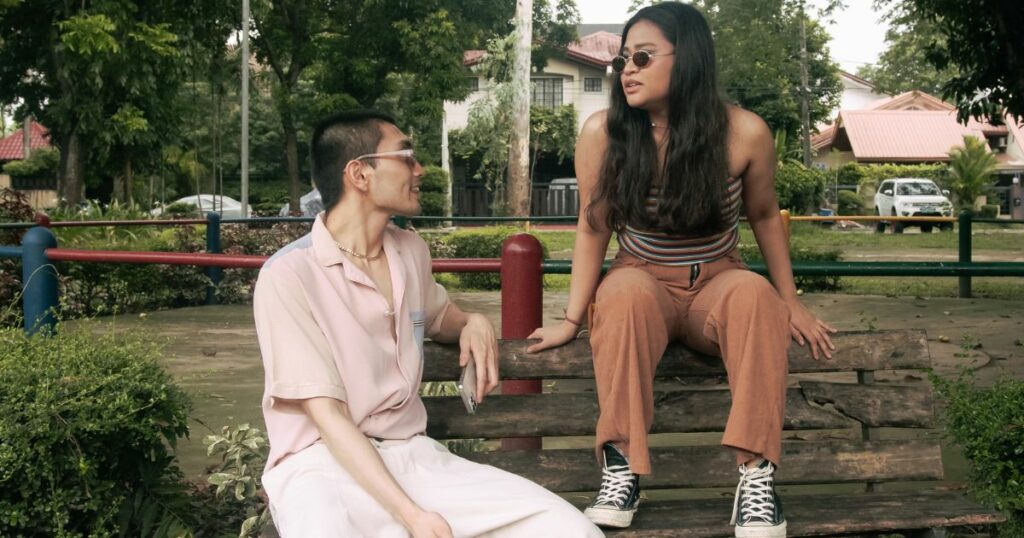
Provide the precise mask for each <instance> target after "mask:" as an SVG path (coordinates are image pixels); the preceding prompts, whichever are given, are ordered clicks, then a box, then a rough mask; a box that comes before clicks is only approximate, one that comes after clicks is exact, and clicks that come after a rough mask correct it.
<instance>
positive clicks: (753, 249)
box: [739, 240, 843, 291]
mask: <svg viewBox="0 0 1024 538" xmlns="http://www.w3.org/2000/svg"><path fill="white" fill-rule="evenodd" d="M792 243H793V245H792V246H791V247H790V249H789V257H790V259H791V260H792V261H794V262H838V261H842V259H843V256H842V252H841V251H840V250H839V249H820V248H814V247H808V246H801V245H800V244H799V243H798V242H797V241H795V240H794V241H792ZM739 249H740V258H742V259H743V261H744V262H746V263H764V258H763V257H762V256H761V249H760V248H758V246H757V245H756V244H745V243H740V246H739ZM795 282H796V287H797V288H798V289H801V290H804V291H836V290H838V289H839V288H840V283H839V277H837V276H796V277H795Z"/></svg>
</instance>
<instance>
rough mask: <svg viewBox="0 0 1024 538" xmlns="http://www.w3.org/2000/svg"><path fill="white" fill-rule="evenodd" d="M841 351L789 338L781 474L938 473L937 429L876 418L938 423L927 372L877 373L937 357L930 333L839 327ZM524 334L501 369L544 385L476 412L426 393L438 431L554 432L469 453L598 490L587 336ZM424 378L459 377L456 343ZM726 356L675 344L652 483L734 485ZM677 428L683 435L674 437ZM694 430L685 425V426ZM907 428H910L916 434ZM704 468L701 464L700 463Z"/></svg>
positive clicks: (812, 478)
mask: <svg viewBox="0 0 1024 538" xmlns="http://www.w3.org/2000/svg"><path fill="white" fill-rule="evenodd" d="M834 342H835V344H836V346H837V349H836V351H835V353H834V357H835V358H834V359H833V360H831V361H825V360H822V361H815V360H814V359H813V358H811V356H810V353H809V352H808V351H807V349H806V348H803V347H800V346H797V345H793V346H791V348H790V354H789V364H790V388H789V392H788V395H787V404H786V421H785V430H786V431H785V432H784V434H783V439H784V441H783V465H782V466H781V467H780V469H779V474H778V477H777V478H778V481H779V482H780V483H782V484H818V483H851V482H868V483H877V482H887V481H907V480H914V481H917V480H939V479H942V477H943V471H942V463H941V452H940V448H939V442H938V440H937V439H934V438H932V439H923V437H924V436H923V435H913V434H911V435H906V434H901V435H895V436H893V435H887V436H886V437H889V438H890V439H888V440H881V439H879V438H878V435H877V433H878V432H877V430H876V428H910V429H921V428H930V427H932V426H933V422H934V412H933V396H932V391H931V386H930V384H929V383H927V382H926V381H924V380H923V379H922V378H923V376H921V375H920V374H914V373H900V374H898V375H899V376H898V377H897V379H896V380H897V381H898V382H893V381H892V380H891V379H882V378H883V377H886V378H891V377H893V375H891V374H888V373H887V374H885V375H883V376H879V380H878V381H877V382H876V380H875V375H874V373H875V372H892V371H899V370H922V369H927V368H930V367H931V360H930V357H929V354H928V346H927V341H926V338H925V334H924V331H916V330H910V331H873V332H845V333H839V334H837V335H835V338H834ZM527 345H528V342H526V341H521V340H517V341H502V342H501V343H500V347H501V357H502V362H501V370H502V372H501V373H502V378H503V379H543V380H545V393H544V394H534V395H515V396H501V395H498V396H489V397H488V398H487V401H486V402H485V403H484V405H482V406H481V407H480V409H479V410H478V412H477V414H476V415H473V416H470V415H467V414H466V412H465V409H464V408H463V406H462V402H461V401H460V400H459V399H458V397H456V396H438V397H426V398H424V401H425V402H426V405H427V413H428V417H429V419H428V426H427V430H428V434H430V435H431V436H432V437H434V438H437V439H480V438H483V439H498V438H503V437H534V436H537V437H544V438H545V446H547V447H557V448H548V449H545V450H542V451H535V450H534V451H530V450H527V451H510V452H502V451H494V450H493V449H494V443H477V444H476V446H477V448H481V449H482V450H481V451H478V452H474V453H471V454H463V455H464V456H466V457H468V458H470V459H473V460H475V461H479V462H482V463H488V464H492V465H495V466H498V467H500V468H503V469H506V470H509V471H511V472H514V473H516V474H520V475H524V476H526V477H528V478H530V479H532V480H534V481H537V482H538V483H540V484H542V485H544V486H545V487H547V488H549V489H551V490H553V491H558V492H569V491H593V490H596V489H597V487H598V485H599V481H600V473H598V472H596V469H597V468H596V463H595V459H594V451H593V448H592V445H591V442H592V441H591V440H589V439H587V438H586V437H582V438H581V437H580V436H592V435H593V434H594V427H595V424H596V420H597V413H598V405H597V397H596V394H595V393H594V391H593V384H592V380H593V375H594V373H593V366H592V363H591V355H590V345H589V342H588V341H587V340H586V339H578V340H576V341H575V342H573V343H570V344H569V345H566V346H563V347H561V348H558V349H555V350H550V351H546V352H543V353H539V354H535V355H530V354H527V353H525V352H524V350H525V347H526V346H527ZM425 351H426V362H425V367H424V381H434V382H436V381H452V380H455V379H457V378H458V373H459V368H458V352H457V350H456V349H455V348H454V347H448V346H440V345H437V344H429V343H428V345H427V347H426V350H425ZM725 380H726V378H725V370H724V368H723V366H722V361H721V359H719V358H716V357H708V356H704V355H699V354H696V353H693V352H691V351H689V350H687V349H685V348H683V347H681V346H672V347H670V348H669V349H668V351H667V352H666V354H665V357H664V358H663V359H662V361H661V364H660V365H659V367H658V370H657V372H656V383H655V418H654V425H653V427H652V434H657V435H658V438H657V440H656V441H655V442H652V446H655V448H652V465H653V467H654V474H653V476H651V477H650V478H649V479H647V480H645V486H646V487H648V488H693V487H727V486H734V485H735V483H736V472H735V469H734V463H733V455H732V454H731V453H730V452H729V451H727V450H724V449H722V448H721V447H720V446H719V445H718V444H717V440H718V439H720V434H719V435H717V436H716V435H714V434H707V433H705V435H686V434H697V433H703V432H721V431H722V429H723V428H724V426H725V423H726V417H727V415H728V412H729V402H730V396H729V392H728V390H727V386H726V385H725ZM673 434H677V435H673ZM678 434H684V435H678ZM907 437H909V438H907ZM695 471H696V472H695Z"/></svg>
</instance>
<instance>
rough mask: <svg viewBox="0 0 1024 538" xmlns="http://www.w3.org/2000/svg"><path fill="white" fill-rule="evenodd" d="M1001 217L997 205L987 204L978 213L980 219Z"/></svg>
mask: <svg viewBox="0 0 1024 538" xmlns="http://www.w3.org/2000/svg"><path fill="white" fill-rule="evenodd" d="M998 216H999V206H998V205H995V204H985V205H983V206H981V209H980V210H979V211H978V218H979V219H994V218H996V217H998Z"/></svg>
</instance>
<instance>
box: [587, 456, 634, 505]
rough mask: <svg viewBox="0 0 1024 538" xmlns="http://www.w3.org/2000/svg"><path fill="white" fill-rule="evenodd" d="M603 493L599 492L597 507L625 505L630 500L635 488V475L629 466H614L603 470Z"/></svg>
mask: <svg viewBox="0 0 1024 538" xmlns="http://www.w3.org/2000/svg"><path fill="white" fill-rule="evenodd" d="M602 475H603V476H602V479H601V491H600V492H598V495H597V500H596V501H594V504H595V505H598V504H611V505H615V504H623V503H625V502H626V499H627V498H629V491H630V489H632V487H633V473H632V472H631V471H630V469H629V465H612V466H611V467H605V468H604V469H603V470H602Z"/></svg>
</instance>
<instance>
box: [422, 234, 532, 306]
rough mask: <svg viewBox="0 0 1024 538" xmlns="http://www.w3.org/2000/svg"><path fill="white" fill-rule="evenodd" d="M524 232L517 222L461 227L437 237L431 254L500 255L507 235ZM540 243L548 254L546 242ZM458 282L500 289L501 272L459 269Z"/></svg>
mask: <svg viewBox="0 0 1024 538" xmlns="http://www.w3.org/2000/svg"><path fill="white" fill-rule="evenodd" d="M522 232H523V230H522V229H521V228H517V227H515V226H488V227H486V228H470V229H462V230H458V231H455V232H452V233H451V234H448V235H446V236H442V237H440V238H438V240H437V241H436V242H435V244H434V245H432V248H431V255H433V256H435V257H451V258H500V257H501V247H502V244H504V242H505V239H507V238H508V237H509V236H510V235H513V234H517V233H522ZM437 243H439V244H437ZM541 245H542V248H543V251H544V253H543V256H542V257H544V258H547V248H546V247H543V243H542V244H541ZM439 247H440V248H439ZM441 250H443V252H441ZM459 282H460V283H461V285H462V287H464V288H469V289H479V290H498V289H501V276H500V275H498V274H496V273H459Z"/></svg>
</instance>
